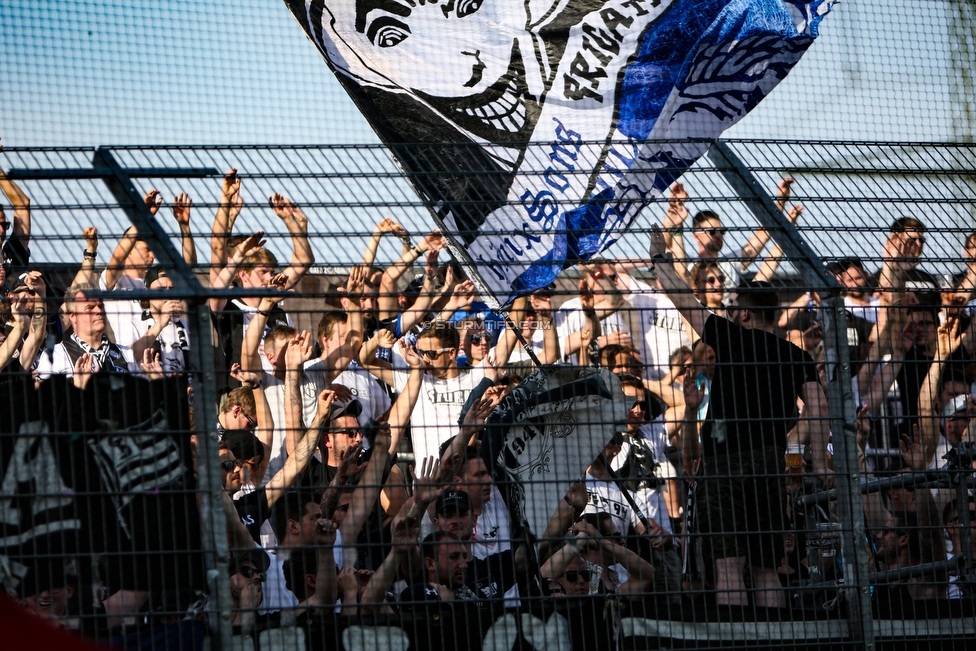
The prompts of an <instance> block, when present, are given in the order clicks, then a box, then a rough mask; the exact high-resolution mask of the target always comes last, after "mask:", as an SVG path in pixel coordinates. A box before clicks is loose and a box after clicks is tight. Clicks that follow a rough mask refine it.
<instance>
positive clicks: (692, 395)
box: [681, 374, 705, 413]
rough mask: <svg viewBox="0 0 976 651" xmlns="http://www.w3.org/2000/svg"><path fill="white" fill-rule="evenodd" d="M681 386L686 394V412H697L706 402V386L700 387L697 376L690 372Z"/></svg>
mask: <svg viewBox="0 0 976 651" xmlns="http://www.w3.org/2000/svg"><path fill="white" fill-rule="evenodd" d="M681 388H682V390H683V391H684V394H685V413H688V412H695V413H697V412H698V409H699V407H701V405H702V403H703V402H705V387H699V386H698V383H697V382H696V381H695V378H693V377H691V376H690V374H689V375H688V376H687V377H685V381H684V382H682V383H681Z"/></svg>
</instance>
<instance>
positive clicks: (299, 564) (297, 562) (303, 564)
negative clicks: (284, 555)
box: [281, 547, 319, 601]
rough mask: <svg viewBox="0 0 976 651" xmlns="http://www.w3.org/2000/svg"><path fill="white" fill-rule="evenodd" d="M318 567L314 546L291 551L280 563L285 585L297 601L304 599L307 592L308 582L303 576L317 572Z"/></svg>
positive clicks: (316, 552) (316, 551)
mask: <svg viewBox="0 0 976 651" xmlns="http://www.w3.org/2000/svg"><path fill="white" fill-rule="evenodd" d="M318 567H319V555H318V550H317V549H316V548H315V547H302V548H301V550H295V551H293V552H292V553H291V554H290V555H289V556H288V560H286V561H285V562H284V563H283V564H282V568H281V569H282V570H284V573H285V587H286V588H288V589H289V590H290V591H291V593H292V594H293V595H295V597H296V598H297V599H298V601H305V600H306V599H308V598H309V597H310V596H311V595H309V594H308V582H307V581H306V580H305V577H306V576H308V575H309V574H317V573H318Z"/></svg>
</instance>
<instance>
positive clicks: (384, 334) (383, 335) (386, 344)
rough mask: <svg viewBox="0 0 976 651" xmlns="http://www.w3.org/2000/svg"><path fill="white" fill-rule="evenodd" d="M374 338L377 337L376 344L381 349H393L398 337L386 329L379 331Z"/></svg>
mask: <svg viewBox="0 0 976 651" xmlns="http://www.w3.org/2000/svg"><path fill="white" fill-rule="evenodd" d="M373 336H374V337H376V343H377V344H378V345H379V347H380V348H393V347H394V346H396V342H397V338H396V335H395V334H393V333H392V332H391V331H389V330H387V329H385V328H381V329H380V330H377V331H376V334H374V335H373Z"/></svg>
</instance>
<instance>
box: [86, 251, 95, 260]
mask: <svg viewBox="0 0 976 651" xmlns="http://www.w3.org/2000/svg"><path fill="white" fill-rule="evenodd" d="M97 257H98V253H97V252H95V251H85V260H94V259H95V258H97Z"/></svg>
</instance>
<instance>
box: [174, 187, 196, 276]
mask: <svg viewBox="0 0 976 651" xmlns="http://www.w3.org/2000/svg"><path fill="white" fill-rule="evenodd" d="M192 203H193V199H191V198H190V197H189V195H187V194H185V193H183V192H180V193H179V194H178V195H177V196H175V197H174V198H173V218H174V219H175V220H176V223H177V225H179V227H180V240H181V241H182V243H183V261H184V262H186V263H187V264H188V265H190V266H191V267H195V266H197V247H196V245H195V244H194V243H193V231H191V230H190V205H191V204H192Z"/></svg>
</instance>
